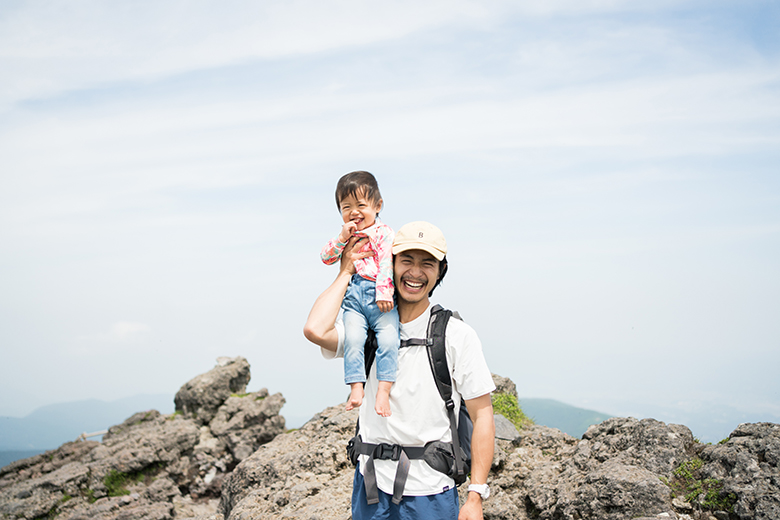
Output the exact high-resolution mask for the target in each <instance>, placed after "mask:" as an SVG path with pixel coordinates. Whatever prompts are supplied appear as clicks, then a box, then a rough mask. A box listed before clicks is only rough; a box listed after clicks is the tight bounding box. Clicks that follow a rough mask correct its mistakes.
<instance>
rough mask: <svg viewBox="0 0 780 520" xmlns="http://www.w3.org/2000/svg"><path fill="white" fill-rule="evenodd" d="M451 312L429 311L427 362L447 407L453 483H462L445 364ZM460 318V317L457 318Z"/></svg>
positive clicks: (448, 376)
mask: <svg viewBox="0 0 780 520" xmlns="http://www.w3.org/2000/svg"><path fill="white" fill-rule="evenodd" d="M452 315H453V314H452V311H450V310H447V309H444V308H442V307H441V306H440V305H435V306H434V307H433V308H432V309H431V317H430V319H429V321H428V338H427V340H428V361H429V362H430V365H431V371H433V378H434V380H435V381H436V388H437V389H438V390H439V395H440V396H441V398H442V399H443V400H444V405H445V406H446V407H447V415H448V416H449V418H450V437H451V438H452V448H453V449H452V452H453V455H454V458H455V475H454V477H455V481H456V482H458V481H460V482H462V481H463V479H464V477H465V475H466V469H465V462H464V461H463V460H462V459H461V447H460V440H459V439H458V424H457V419H456V413H457V412H456V411H455V402H454V401H453V400H452V378H451V377H450V367H449V366H448V364H447V346H446V332H447V324H448V323H449V321H450V318H451V317H452ZM458 318H460V316H458Z"/></svg>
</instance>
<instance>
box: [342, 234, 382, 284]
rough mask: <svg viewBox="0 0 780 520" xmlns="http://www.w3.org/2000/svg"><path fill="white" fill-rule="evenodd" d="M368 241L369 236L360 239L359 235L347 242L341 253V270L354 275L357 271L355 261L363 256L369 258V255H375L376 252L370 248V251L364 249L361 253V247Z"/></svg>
mask: <svg viewBox="0 0 780 520" xmlns="http://www.w3.org/2000/svg"><path fill="white" fill-rule="evenodd" d="M366 242H368V238H365V237H363V238H361V239H358V238H357V237H352V238H350V239H349V241H348V242H347V245H346V246H344V251H343V252H342V253H341V272H342V273H344V272H346V273H348V274H349V275H353V274H355V273H356V272H357V270H356V269H355V262H356V261H357V260H360V259H361V258H368V257H369V256H374V254H375V253H374V252H373V251H371V249H369V250H368V251H364V252H362V253H360V252H359V251H360V248H361V247H363V245H365V243H366Z"/></svg>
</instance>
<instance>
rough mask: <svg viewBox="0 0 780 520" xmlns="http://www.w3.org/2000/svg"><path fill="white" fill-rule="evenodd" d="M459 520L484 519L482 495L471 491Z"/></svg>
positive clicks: (461, 509) (461, 510)
mask: <svg viewBox="0 0 780 520" xmlns="http://www.w3.org/2000/svg"><path fill="white" fill-rule="evenodd" d="M458 520H482V497H481V496H479V493H474V492H473V491H471V492H470V493H469V494H468V496H467V497H466V503H465V504H463V507H461V508H460V514H459V515H458Z"/></svg>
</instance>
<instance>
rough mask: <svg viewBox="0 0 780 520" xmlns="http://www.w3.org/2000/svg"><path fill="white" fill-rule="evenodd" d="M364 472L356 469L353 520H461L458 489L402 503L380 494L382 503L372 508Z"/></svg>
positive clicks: (353, 487)
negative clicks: (368, 499) (361, 472)
mask: <svg viewBox="0 0 780 520" xmlns="http://www.w3.org/2000/svg"><path fill="white" fill-rule="evenodd" d="M364 482H365V481H364V480H363V475H361V474H360V468H359V467H358V468H355V476H354V478H353V480H352V518H353V520H457V518H458V510H459V507H458V488H455V487H453V488H451V489H448V490H446V491H443V492H441V493H438V494H436V495H427V496H419V497H413V496H405V497H404V498H403V500H401V503H400V504H398V505H396V504H393V502H392V500H391V499H392V496H391V495H388V494H387V493H385V492H384V491H382V490H381V489H380V490H379V503H378V504H373V505H368V502H367V500H366V487H365V483H364Z"/></svg>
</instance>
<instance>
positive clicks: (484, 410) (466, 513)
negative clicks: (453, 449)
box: [458, 394, 496, 520]
mask: <svg viewBox="0 0 780 520" xmlns="http://www.w3.org/2000/svg"><path fill="white" fill-rule="evenodd" d="M466 408H467V409H468V411H469V415H470V416H471V420H472V421H473V422H474V431H473V432H472V434H471V483H472V484H486V483H487V477H488V473H489V472H490V466H491V465H492V464H493V444H494V439H495V436H496V426H495V423H494V422H493V404H492V402H491V400H490V394H485V395H483V396H480V397H477V398H474V399H467V400H466ZM481 519H482V497H481V496H480V495H479V493H475V492H473V491H472V492H470V493H469V494H468V497H467V498H466V503H465V504H463V507H462V508H461V510H460V515H458V520H481Z"/></svg>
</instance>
